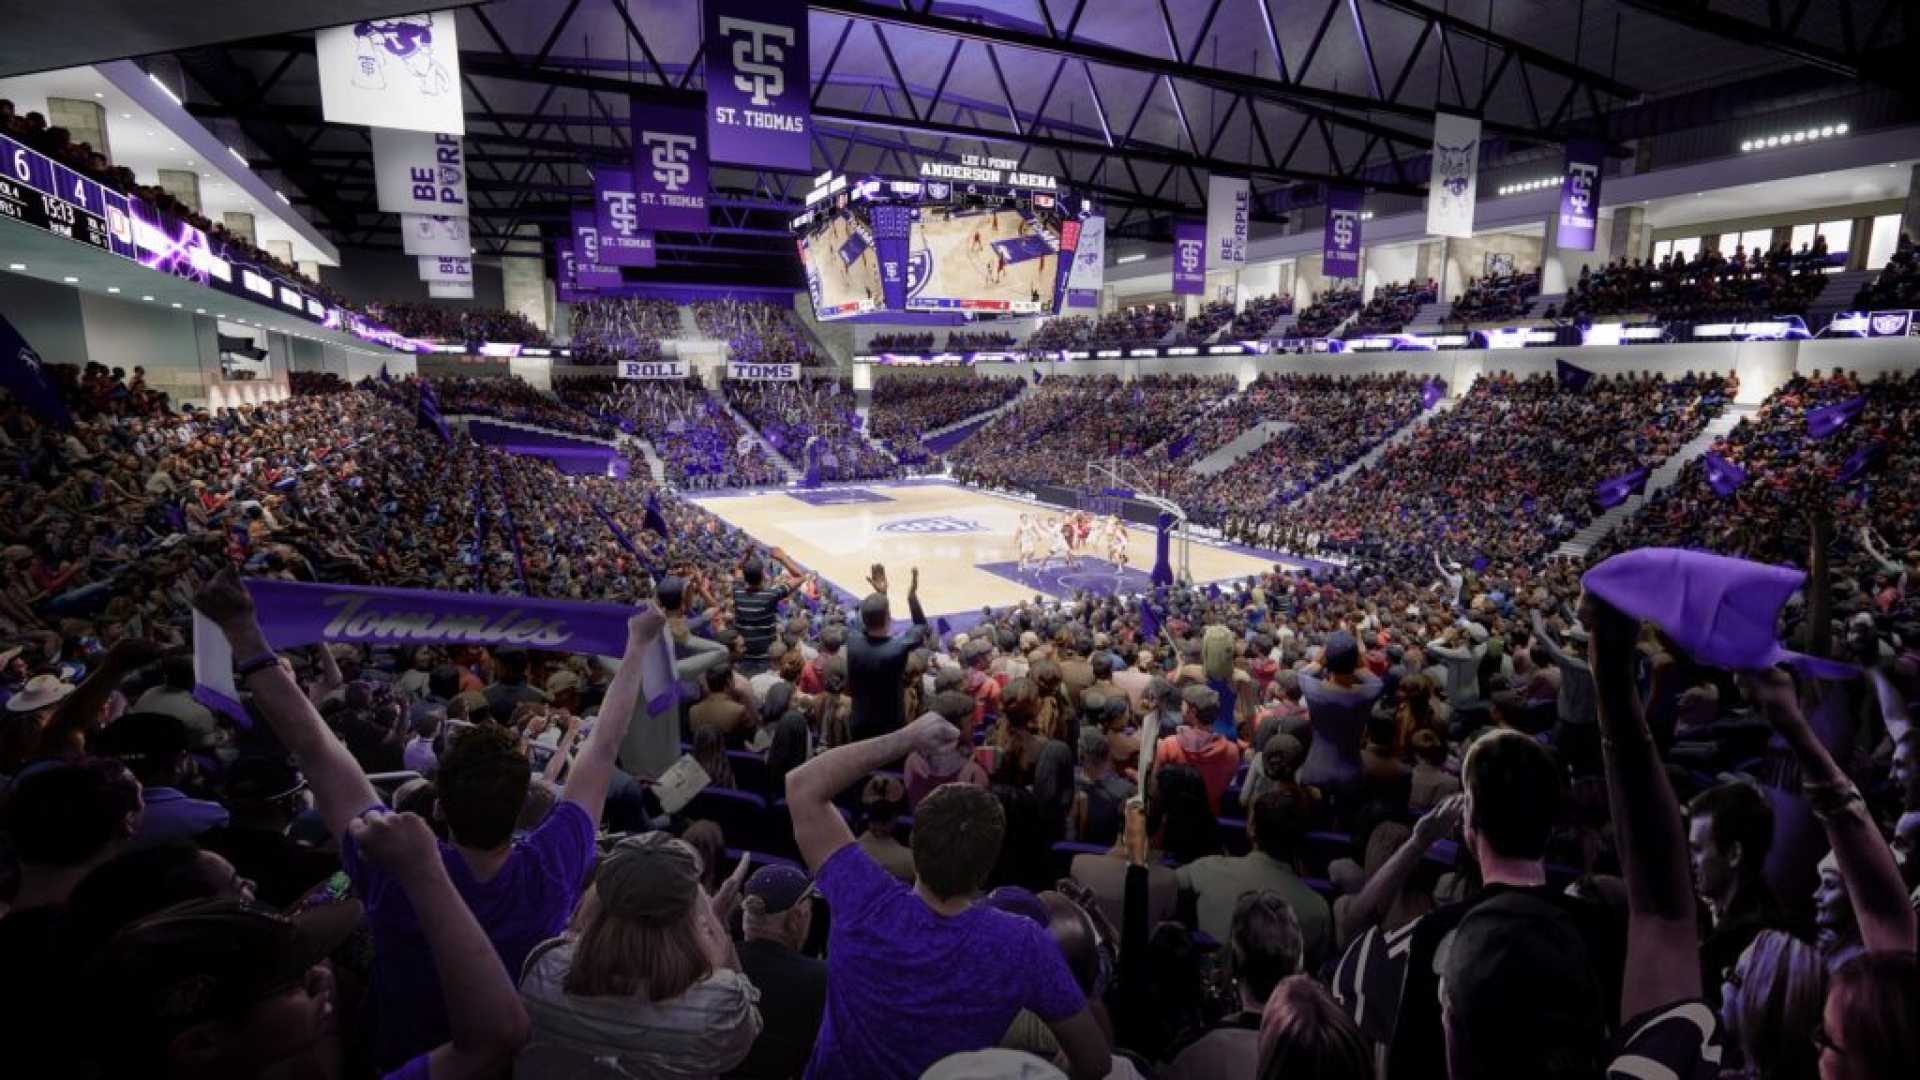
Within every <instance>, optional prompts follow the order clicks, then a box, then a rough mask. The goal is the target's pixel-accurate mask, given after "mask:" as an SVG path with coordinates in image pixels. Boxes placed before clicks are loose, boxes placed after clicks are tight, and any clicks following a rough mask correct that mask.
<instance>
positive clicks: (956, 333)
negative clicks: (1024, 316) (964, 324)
mask: <svg viewBox="0 0 1920 1080" xmlns="http://www.w3.org/2000/svg"><path fill="white" fill-rule="evenodd" d="M1018 340H1019V339H1017V338H1015V337H1014V336H1013V335H1012V334H1010V333H1008V332H1007V331H1005V330H949V331H947V351H948V352H957V353H968V352H999V351H1004V350H1006V349H1011V348H1013V347H1014V345H1015V344H1017V343H1018Z"/></svg>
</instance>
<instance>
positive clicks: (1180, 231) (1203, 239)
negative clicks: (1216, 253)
mask: <svg viewBox="0 0 1920 1080" xmlns="http://www.w3.org/2000/svg"><path fill="white" fill-rule="evenodd" d="M1173 291H1174V292H1175V293H1177V294H1179V295H1182V296H1202V295H1205V294H1206V291H1207V223H1206V222H1204V221H1176V222H1174V223H1173Z"/></svg>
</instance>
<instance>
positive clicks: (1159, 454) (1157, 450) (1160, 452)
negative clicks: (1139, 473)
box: [1141, 390, 1246, 461]
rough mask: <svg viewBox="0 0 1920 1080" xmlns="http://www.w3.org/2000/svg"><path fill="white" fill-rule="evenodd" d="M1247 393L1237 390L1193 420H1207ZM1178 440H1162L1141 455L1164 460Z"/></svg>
mask: <svg viewBox="0 0 1920 1080" xmlns="http://www.w3.org/2000/svg"><path fill="white" fill-rule="evenodd" d="M1245 392H1246V391H1244V390H1235V391H1234V392H1233V393H1231V394H1228V395H1227V396H1226V397H1223V398H1221V399H1220V400H1218V401H1216V402H1214V403H1213V404H1211V405H1209V406H1207V407H1206V408H1204V409H1202V410H1200V415H1198V416H1196V417H1194V418H1193V419H1194V422H1195V423H1198V422H1199V421H1201V420H1204V419H1206V418H1207V417H1208V416H1210V415H1212V414H1213V413H1214V411H1215V410H1217V409H1224V408H1226V407H1227V404H1228V403H1229V402H1232V401H1237V400H1239V398H1240V395H1241V394H1243V393H1245ZM1176 438H1179V436H1177V435H1176V436H1172V437H1169V438H1165V439H1161V440H1160V441H1159V442H1157V443H1154V444H1153V445H1152V446H1149V447H1147V448H1146V450H1145V451H1144V452H1143V453H1142V454H1141V457H1143V458H1145V459H1146V460H1148V461H1161V460H1164V459H1165V458H1166V456H1167V444H1168V443H1170V442H1172V441H1173V440H1174V439H1176Z"/></svg>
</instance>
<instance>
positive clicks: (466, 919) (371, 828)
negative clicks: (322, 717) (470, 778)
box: [347, 814, 533, 1080]
mask: <svg viewBox="0 0 1920 1080" xmlns="http://www.w3.org/2000/svg"><path fill="white" fill-rule="evenodd" d="M347 828H348V830H349V831H350V832H351V833H352V834H353V840H354V843H355V844H356V845H357V846H358V847H359V849H360V850H361V851H362V852H364V853H365V854H366V856H367V857H368V858H370V859H372V860H374V861H375V862H377V863H379V864H380V865H381V866H382V867H384V868H386V870H387V872H388V873H390V874H392V875H393V876H394V878H395V879H396V880H398V881H399V882H400V887H401V889H403V890H405V891H406V894H407V900H408V902H409V903H411V904H412V905H413V910H414V911H415V913H417V914H418V915H419V921H420V929H421V932H422V933H424V934H425V935H426V938H427V949H428V950H429V951H430V952H431V953H432V954H433V966H434V970H435V971H436V972H437V973H438V974H439V976H440V992H441V993H442V994H443V995H444V996H445V997H446V1006H447V1019H448V1021H449V1023H450V1025H451V1027H452V1033H451V1034H452V1038H451V1039H450V1040H449V1041H447V1042H444V1043H441V1044H440V1045H439V1046H436V1047H434V1049H433V1053H432V1054H430V1055H429V1056H428V1059H427V1068H428V1075H429V1076H431V1077H432V1080H469V1078H473V1080H479V1078H482V1077H489V1076H494V1075H497V1074H498V1073H499V1072H500V1071H501V1070H502V1069H503V1067H504V1066H506V1065H507V1064H508V1063H509V1062H511V1061H512V1060H513V1058H514V1055H515V1054H517V1053H519V1052H520V1048H521V1047H522V1046H525V1045H526V1043H527V1039H528V1037H529V1036H530V1035H531V1034H532V1030H533V1025H532V1023H531V1022H530V1021H529V1020H528V1019H527V1010H526V1007H525V1006H524V1005H522V1004H521V1002H520V994H519V992H518V991H516V990H515V989H514V986H513V980H512V979H511V978H509V977H508V975H507V969H506V967H505V966H504V965H503V964H502V963H501V962H500V953H499V950H497V949H495V948H494V947H493V945H492V943H491V942H489V941H488V940H487V935H486V932H485V931H483V930H481V929H480V924H479V922H477V921H476V920H475V919H474V917H473V912H472V910H470V909H469V908H468V907H467V903H466V901H465V900H462V899H461V898H460V894H459V893H458V892H456V891H455V890H454V887H453V881H452V880H451V879H449V878H448V877H447V868H446V864H445V863H444V862H442V861H441V859H440V858H439V854H440V853H439V851H438V849H437V848H436V846H435V842H434V838H433V831H432V830H431V829H428V828H427V823H426V822H425V821H422V820H421V819H420V818H419V816H417V815H415V814H369V815H367V816H366V817H363V818H355V819H354V820H353V821H352V823H351V824H349V825H348V826H347Z"/></svg>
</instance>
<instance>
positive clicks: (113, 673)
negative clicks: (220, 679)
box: [40, 638, 160, 754]
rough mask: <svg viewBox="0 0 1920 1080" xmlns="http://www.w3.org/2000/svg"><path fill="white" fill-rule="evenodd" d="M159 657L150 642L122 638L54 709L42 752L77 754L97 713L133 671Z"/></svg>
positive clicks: (42, 744) (44, 735) (49, 720)
mask: <svg viewBox="0 0 1920 1080" xmlns="http://www.w3.org/2000/svg"><path fill="white" fill-rule="evenodd" d="M159 655H160V650H159V648H158V647H157V646H155V645H154V644H153V643H152V642H149V641H143V640H140V639H138V638H121V639H120V640H119V641H116V642H114V643H113V647H112V648H110V649H108V650H107V656H106V659H104V660H102V661H101V662H100V663H99V664H97V665H95V666H94V669H93V670H92V671H90V672H88V673H87V677H86V678H85V679H84V680H82V681H81V683H80V685H79V686H77V687H75V688H74V690H73V693H71V694H68V695H67V697H66V700H64V701H62V702H61V703H60V704H59V705H57V706H55V707H54V710H53V715H52V716H51V717H50V718H49V719H48V721H47V726H46V730H45V731H43V732H42V733H41V735H40V750H41V752H42V753H43V754H68V753H79V752H80V750H81V749H82V748H83V745H84V742H85V738H86V732H87V729H88V728H90V727H92V726H93V725H94V723H95V722H96V721H97V720H99V719H100V711H101V710H102V709H104V708H105V707H106V704H107V699H108V698H110V697H112V696H113V692H114V691H115V690H118V689H119V688H120V684H121V682H123V681H124V680H125V679H126V677H127V676H128V675H130V674H132V673H133V671H134V670H135V669H137V668H140V667H142V666H144V665H146V664H148V663H151V662H152V661H153V659H154V658H155V657H157V656H159Z"/></svg>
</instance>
